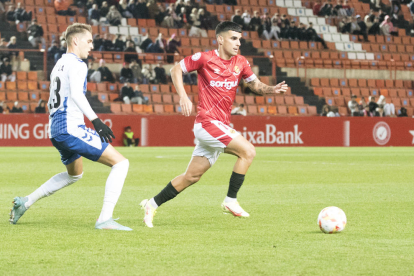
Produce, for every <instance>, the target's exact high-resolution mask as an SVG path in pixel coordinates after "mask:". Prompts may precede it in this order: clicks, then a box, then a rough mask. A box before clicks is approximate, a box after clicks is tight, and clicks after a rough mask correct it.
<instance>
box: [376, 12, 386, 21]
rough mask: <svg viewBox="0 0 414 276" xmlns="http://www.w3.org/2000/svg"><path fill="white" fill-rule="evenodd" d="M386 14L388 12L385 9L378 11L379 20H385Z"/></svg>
mask: <svg viewBox="0 0 414 276" xmlns="http://www.w3.org/2000/svg"><path fill="white" fill-rule="evenodd" d="M386 16H387V14H386V13H385V12H384V11H383V10H380V11H379V13H378V18H379V22H380V23H382V22H384V21H385V17H386Z"/></svg>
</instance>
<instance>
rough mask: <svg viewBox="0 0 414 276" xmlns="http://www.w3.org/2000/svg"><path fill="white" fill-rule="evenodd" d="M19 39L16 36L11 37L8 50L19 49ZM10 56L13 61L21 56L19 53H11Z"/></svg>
mask: <svg viewBox="0 0 414 276" xmlns="http://www.w3.org/2000/svg"><path fill="white" fill-rule="evenodd" d="M17 48H18V47H17V39H16V37H15V36H12V37H10V41H9V43H7V49H17ZM9 55H10V56H11V57H12V61H13V60H14V59H15V58H16V57H18V56H19V52H18V51H11V52H9Z"/></svg>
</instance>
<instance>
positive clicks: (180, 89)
mask: <svg viewBox="0 0 414 276" xmlns="http://www.w3.org/2000/svg"><path fill="white" fill-rule="evenodd" d="M171 79H172V81H173V83H174V86H175V90H177V94H178V95H179V96H180V106H181V111H182V113H183V115H184V116H190V114H191V111H192V110H193V103H192V102H191V101H190V99H189V98H188V96H187V93H186V92H185V89H184V83H183V70H182V69H181V66H180V64H176V65H175V66H174V67H173V68H172V69H171Z"/></svg>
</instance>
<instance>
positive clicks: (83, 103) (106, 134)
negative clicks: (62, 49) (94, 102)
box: [69, 64, 115, 143]
mask: <svg viewBox="0 0 414 276" xmlns="http://www.w3.org/2000/svg"><path fill="white" fill-rule="evenodd" d="M87 74H88V69H87V67H86V65H85V64H82V65H81V66H79V67H77V68H76V69H75V68H71V70H70V71H69V82H70V94H71V97H72V100H73V102H74V103H75V104H76V105H77V106H78V108H79V109H80V110H81V111H82V113H83V114H84V115H85V116H86V117H87V118H88V119H89V121H91V122H92V124H93V126H94V128H95V130H96V132H97V133H98V134H99V137H100V138H101V141H102V142H104V141H105V142H107V143H108V141H110V142H112V138H111V137H113V138H115V135H114V133H113V132H112V130H111V129H110V128H109V127H108V126H107V125H105V124H104V123H103V122H102V121H101V119H99V118H98V116H97V115H96V113H95V112H94V111H93V109H92V107H91V105H90V104H89V102H88V100H87V99H86V97H85V95H84V94H83V89H84V87H83V86H84V81H85V79H86V76H87Z"/></svg>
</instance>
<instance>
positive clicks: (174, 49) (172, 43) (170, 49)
mask: <svg viewBox="0 0 414 276" xmlns="http://www.w3.org/2000/svg"><path fill="white" fill-rule="evenodd" d="M180 46H181V40H180V39H179V38H178V37H177V35H176V34H172V35H171V38H170V39H169V40H168V42H167V53H169V54H170V55H168V56H167V62H168V63H173V62H174V55H179V54H180V51H179V50H178V47H180Z"/></svg>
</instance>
